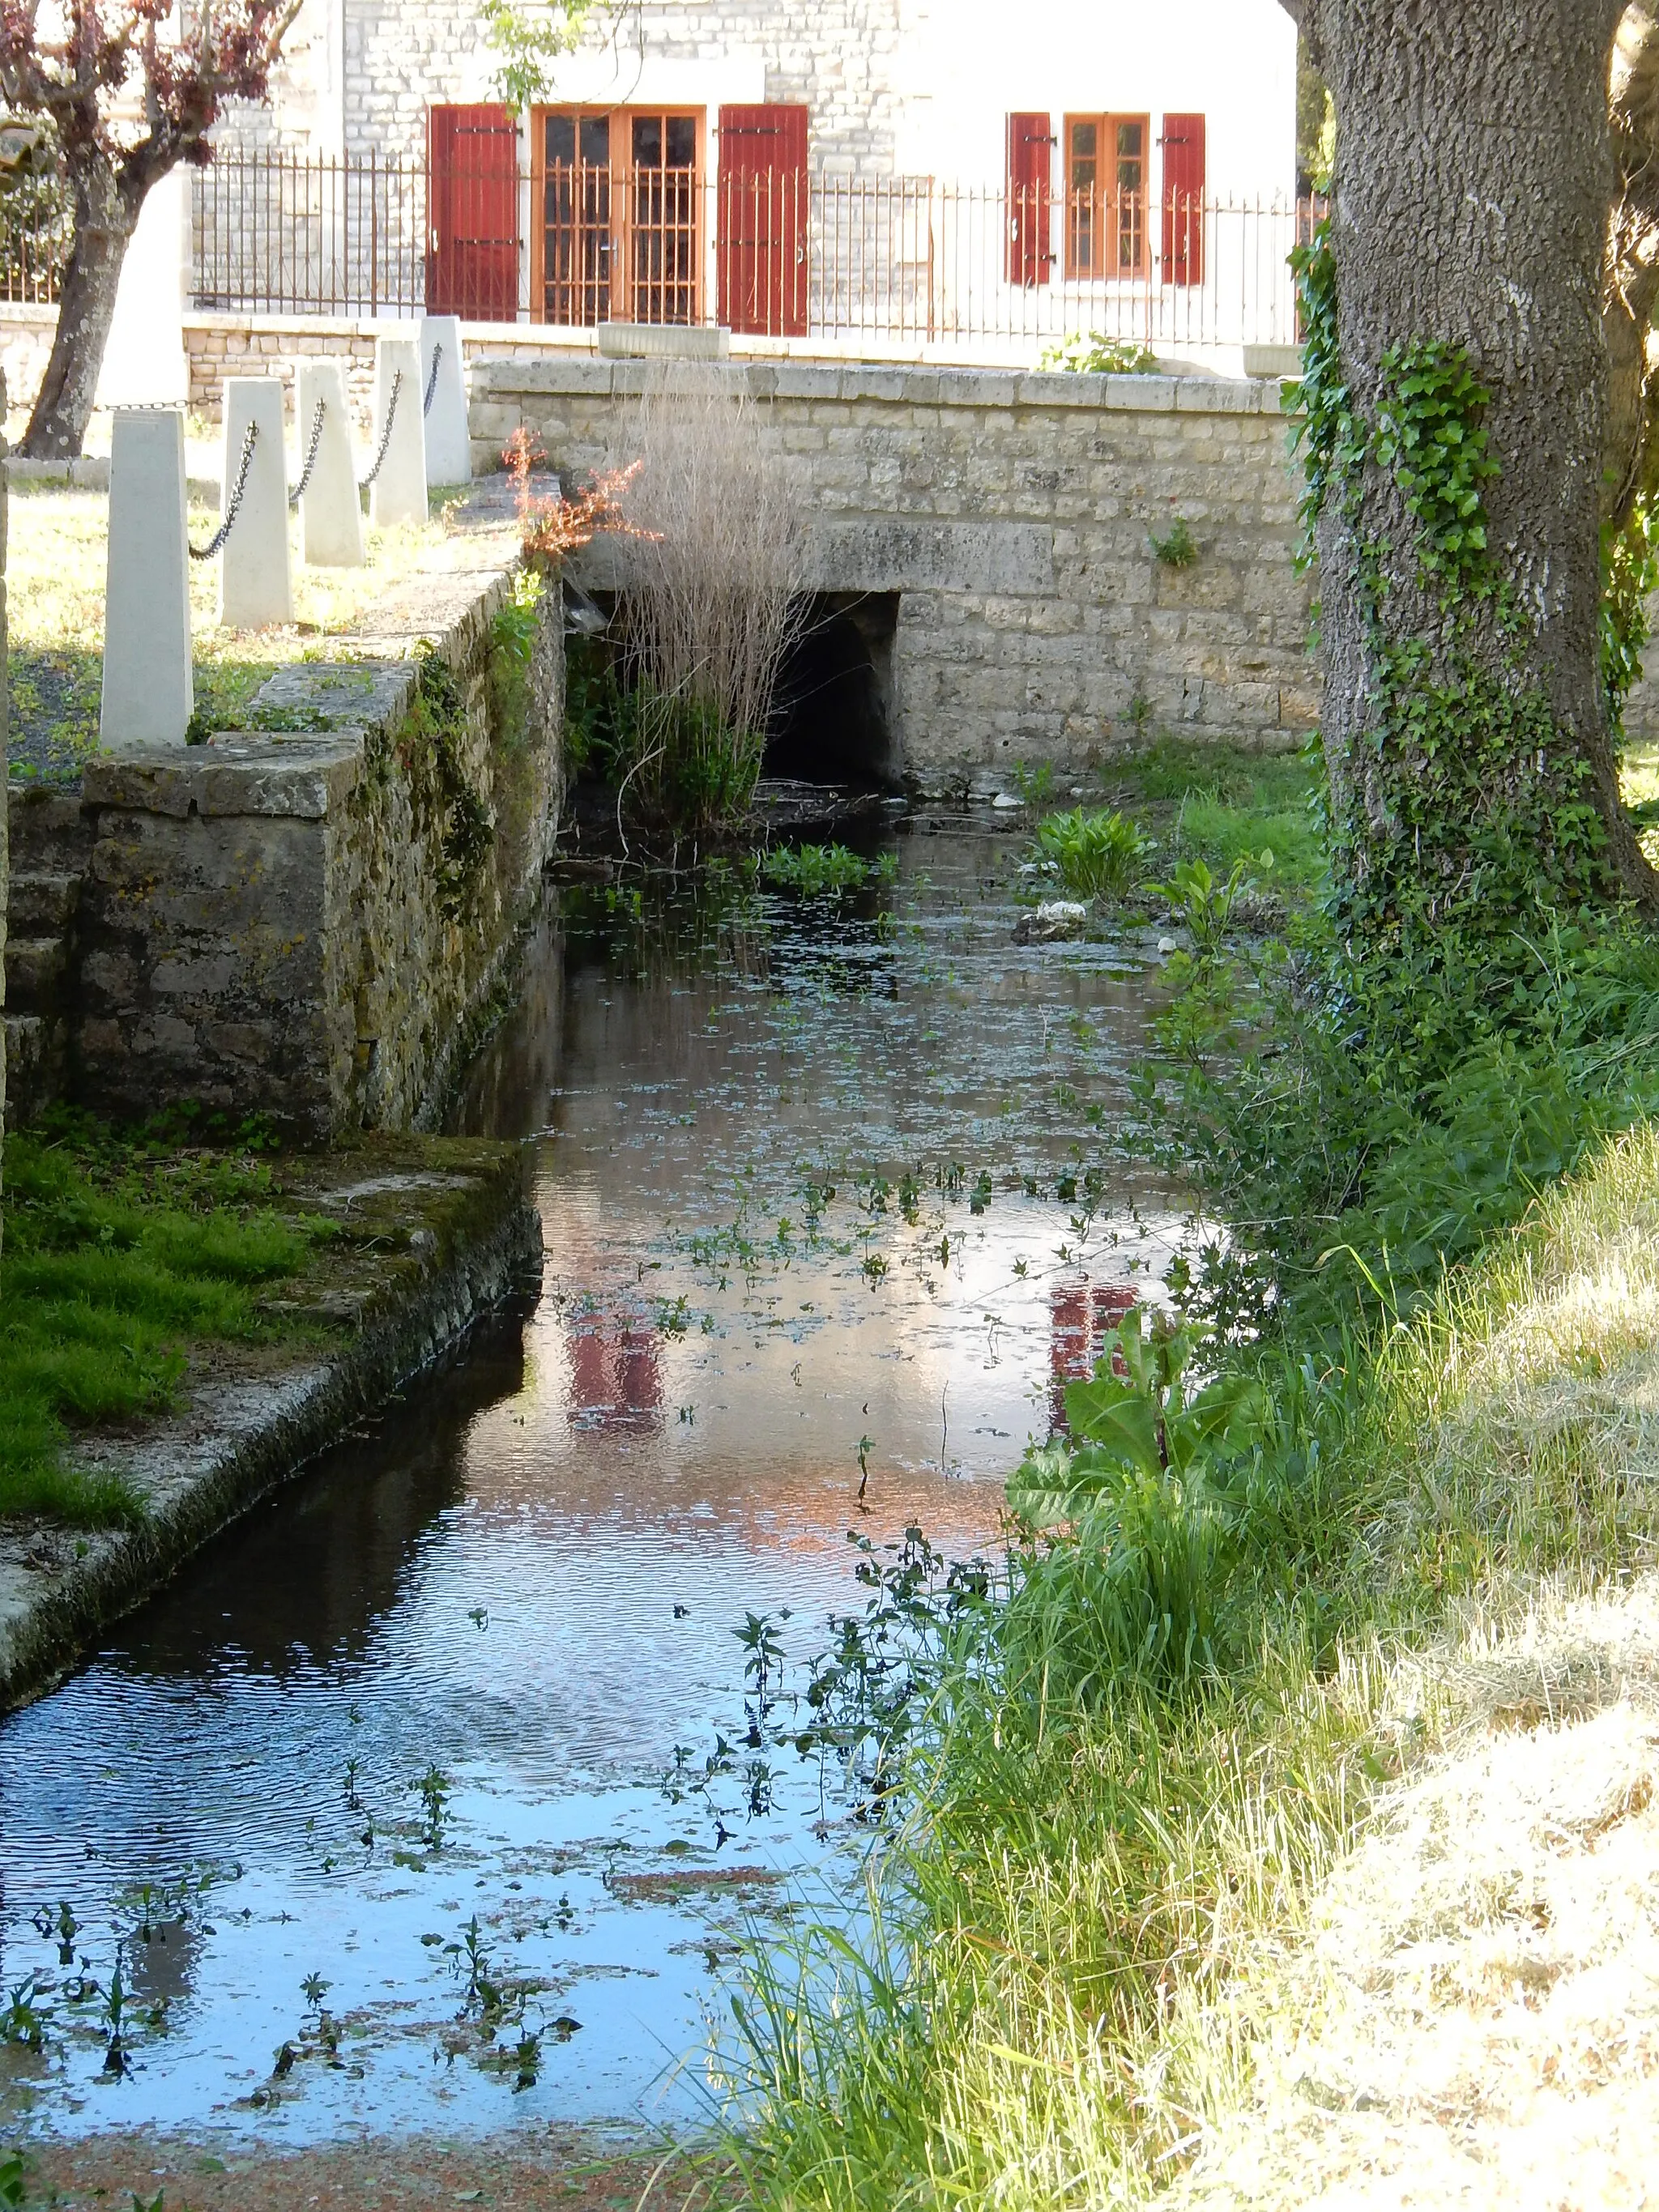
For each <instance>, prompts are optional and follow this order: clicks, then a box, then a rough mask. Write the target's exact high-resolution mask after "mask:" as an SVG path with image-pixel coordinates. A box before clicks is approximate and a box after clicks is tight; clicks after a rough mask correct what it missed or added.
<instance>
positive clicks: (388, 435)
mask: <svg viewBox="0 0 1659 2212" xmlns="http://www.w3.org/2000/svg"><path fill="white" fill-rule="evenodd" d="M403 388H404V373H403V371H402V369H400V368H394V369H393V370H392V397H391V398H390V399H388V400H387V402H386V428H385V429H384V430H382V431H381V433H380V452H379V453H376V454H375V456H374V467H373V468H372V469H371V470H370V471H369V472H368V475H367V476H366V477H359V478H358V479H357V489H358V490H359V491H367V490H368V488H369V486H370V484H372V483H374V479H375V477H377V476H379V475H380V464H381V462H382V461H383V460H385V459H386V448H387V447H389V446H390V445H391V443H392V422H394V420H395V419H396V417H397V413H398V393H399V392H401V391H402V390H403Z"/></svg>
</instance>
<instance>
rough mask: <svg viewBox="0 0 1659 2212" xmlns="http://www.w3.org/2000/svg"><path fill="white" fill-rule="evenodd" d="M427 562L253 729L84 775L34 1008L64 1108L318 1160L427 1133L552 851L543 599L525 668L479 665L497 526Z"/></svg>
mask: <svg viewBox="0 0 1659 2212" xmlns="http://www.w3.org/2000/svg"><path fill="white" fill-rule="evenodd" d="M434 558H435V562H439V563H441V565H438V566H435V567H433V568H428V569H427V570H425V571H422V572H421V573H418V574H415V575H413V576H411V577H410V578H409V579H408V580H405V581H404V583H403V584H402V585H400V586H396V587H394V588H393V589H392V591H391V592H388V593H387V594H386V596H385V597H384V598H383V599H381V600H380V601H379V602H378V603H377V605H375V607H374V609H373V610H371V611H370V613H369V615H368V617H365V619H364V621H363V623H362V627H361V629H360V631H359V633H358V635H356V636H355V637H353V638H349V639H342V640H331V641H330V647H331V652H332V653H333V654H334V655H335V658H334V659H332V660H331V661H329V662H305V663H300V664H297V665H294V666H291V667H289V668H285V669H283V670H281V671H278V673H277V674H276V675H275V676H273V677H272V678H270V681H269V682H268V683H267V684H265V685H264V688H263V690H261V691H260V692H259V694H258V696H257V698H256V699H255V701H254V702H253V706H252V713H251V715H250V720H251V721H252V722H253V723H254V724H255V725H256V726H254V727H252V728H250V729H247V730H244V731H236V732H221V733H218V734H216V735H214V736H211V737H210V738H209V739H208V740H207V742H206V743H205V744H202V745H199V746H182V745H167V746H161V745H152V746H148V747H136V748H133V749H131V750H127V751H125V752H124V753H122V754H120V755H118V756H109V755H100V756H98V757H95V758H94V760H92V761H91V762H89V763H88V768H87V771H86V774H85V777H84V781H83V786H82V794H81V798H80V801H79V805H78V810H75V811H78V816H79V823H80V829H81V850H82V852H83V853H84V856H85V857H84V860H82V864H81V866H80V869H79V870H78V871H77V872H76V876H75V878H74V881H73V883H72V884H71V889H72V890H73V892H74V897H73V901H72V905H73V914H72V927H69V928H66V929H65V931H64V957H65V959H66V960H68V962H69V963H70V966H71V967H72V970H73V972H72V974H71V975H70V976H69V978H68V986H67V987H66V988H65V989H64V991H63V992H62V993H60V994H59V1000H58V1004H59V1006H60V1010H61V1011H62V1013H63V1018H64V1020H65V1021H66V1024H67V1036H66V1037H65V1039H64V1047H63V1066H64V1073H63V1077H62V1084H61V1087H62V1088H64V1089H67V1091H68V1092H69V1095H70V1096H71V1097H74V1098H75V1099H76V1102H77V1103H82V1104H84V1105H86V1106H88V1107H89V1108H91V1109H94V1111H97V1112H100V1113H115V1114H119V1115H143V1114H146V1113H149V1112H152V1111H154V1110H155V1108H157V1107H158V1106H160V1105H162V1104H164V1103H168V1102H171V1101H175V1100H184V1099H191V1100H197V1101H199V1102H201V1103H202V1104H204V1106H206V1107H209V1108H210V1109H219V1110H221V1111H223V1112H225V1113H227V1114H228V1115H231V1116H233V1117H240V1116H242V1115H251V1114H264V1115H269V1116H270V1117H271V1118H272V1119H273V1120H274V1121H276V1123H277V1125H278V1126H279V1127H282V1128H283V1129H284V1130H285V1131H287V1132H289V1133H291V1134H294V1135H296V1136H298V1137H301V1138H303V1139H307V1140H311V1141H318V1142H321V1141H326V1140H328V1139H331V1138H334V1137H337V1136H338V1135H339V1134H340V1133H342V1132H343V1131H345V1130H348V1129H352V1128H360V1127H379V1128H392V1129H397V1128H408V1127H411V1126H420V1125H422V1124H424V1123H429V1122H431V1121H433V1120H434V1119H435V1117H436V1115H438V1113H439V1112H440V1111H441V1108H442V1105H443V1103H445V1100H446V1099H447V1096H448V1094H449V1091H451V1089H452V1088H453V1085H454V1083H455V1081H456V1080H457V1079H458V1078H459V1073H460V1071H461V1069H462V1067H463V1066H464V1065H465V1060H466V1058H467V1057H468V1055H469V1054H470V1052H471V1048H472V1047H473V1045H474V1044H475V1042H476V1041H477V1037H478V1036H479V1035H480V1034H481V1032H482V1030H483V1027H484V1026H485V1025H486V1024H487V1023H488V1021H489V1018H490V1016H491V1013H492V1012H493V1010H494V1008H495V1006H496V1005H497V1004H498V1003H499V1002H500V1000H501V994H502V990H503V987H504V985H505V981H506V978H507V969H508V968H509V966H510V963H511V961H512V958H513V951H514V948H515V945H516V944H517V942H518V939H519V934H520V929H521V927H522V925H523V924H524V922H525V921H526V919H527V917H528V915H529V914H530V912H531V910H532V908H533V907H534V904H535V902H536V900H537V897H538V892H539V887H540V882H541V875H542V870H543V867H544V864H545V861H546V860H547V858H548V857H549V854H550V851H551V848H552V842H553V837H554V835H555V832H556V826H557V819H558V811H559V805H560V802H561V799H562V742H561V738H562V721H563V704H564V693H563V670H564V660H563V617H562V598H561V594H560V592H559V591H558V588H557V585H556V583H555V584H554V585H553V586H551V587H550V589H549V590H548V591H546V592H544V595H543V598H542V600H541V602H540V605H539V609H538V617H537V623H536V630H535V634H534V636H533V638H532V640H531V641H530V658H529V665H528V667H527V668H526V666H525V665H523V662H522V659H519V658H515V657H514V656H513V654H512V653H510V652H508V651H505V650H504V649H503V646H502V643H501V634H500V631H499V629H498V625H497V623H496V617H497V616H498V615H499V614H500V613H501V611H502V609H503V608H504V607H505V606H506V605H507V603H508V600H509V598H510V596H511V594H512V592H513V581H514V576H515V574H516V570H517V566H518V554H517V544H516V538H515V536H514V533H513V532H512V531H511V530H510V529H501V528H496V529H492V530H483V531H478V532H471V533H468V534H465V535H462V536H459V537H456V538H452V539H450V540H449V541H447V544H446V545H445V546H444V548H443V549H441V552H440V554H439V555H437V556H434ZM73 805H74V802H73V801H71V800H69V799H63V800H60V801H58V805H57V812H59V813H61V812H62V811H64V808H65V807H66V806H68V807H71V808H73ZM35 811H36V812H37V813H38V814H39V816H40V831H41V835H42V836H46V835H47V834H48V832H50V833H51V834H52V835H55V836H58V839H59V842H62V838H63V834H64V824H63V823H61V822H59V821H58V819H57V813H52V819H51V821H48V819H47V815H48V813H49V812H51V810H48V809H46V808H41V809H37V810H35ZM23 820H24V823H25V828H26V830H27V829H28V828H29V827H30V826H32V821H33V817H31V815H30V814H29V813H28V812H27V811H26V812H25V815H24V817H23ZM56 1087H59V1086H52V1085H43V1086H42V1091H43V1095H47V1096H49V1095H51V1091H52V1088H56ZM37 1103H38V1102H37Z"/></svg>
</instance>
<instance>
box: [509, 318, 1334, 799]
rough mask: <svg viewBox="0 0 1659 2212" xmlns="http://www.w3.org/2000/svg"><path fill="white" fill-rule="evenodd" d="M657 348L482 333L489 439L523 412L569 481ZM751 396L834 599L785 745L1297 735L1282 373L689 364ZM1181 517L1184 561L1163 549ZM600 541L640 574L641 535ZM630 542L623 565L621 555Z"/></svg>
mask: <svg viewBox="0 0 1659 2212" xmlns="http://www.w3.org/2000/svg"><path fill="white" fill-rule="evenodd" d="M667 373H668V374H673V375H676V376H679V377H683V378H685V379H687V380H690V379H691V378H694V377H695V378H696V379H698V380H706V379H709V378H714V379H717V380H720V381H722V382H723V383H724V384H725V385H726V386H727V387H728V388H730V389H732V390H733V391H736V392H744V393H746V394H747V395H748V397H749V398H750V399H751V400H752V401H753V402H754V404H755V408H756V420H757V428H758V432H759V435H761V436H762V437H763V439H765V440H766V441H767V442H768V443H769V445H771V446H772V447H774V448H775V450H776V451H777V452H778V453H780V454H781V455H782V456H783V457H784V459H785V460H786V463H787V466H788V467H789V468H790V470H791V471H793V474H794V476H795V477H796V480H797V482H798V483H799V490H800V496H801V498H802V500H803V501H805V504H806V506H807V507H808V509H809V511H810V513H811V532H810V555H809V561H810V574H809V581H810V584H811V590H812V593H813V596H814V598H815V600H816V601H817V608H816V616H817V618H815V619H814V620H813V621H812V622H811V623H809V625H808V626H807V632H806V639H805V643H804V645H803V647H801V651H802V652H803V653H805V654H806V655H807V656H809V658H810V660H811V665H810V666H809V667H808V668H806V669H805V670H797V671H794V680H793V681H792V682H790V683H789V684H788V686H787V689H788V693H789V696H790V697H791V698H792V699H794V700H796V701H798V702H799V704H798V705H797V706H796V707H795V708H793V710H792V712H791V713H790V714H789V716H788V718H787V727H786V728H785V729H784V731H783V732H781V735H780V737H779V738H778V739H777V740H776V741H775V745H774V748H773V757H770V758H769V767H770V768H771V769H773V770H774V771H775V772H777V773H781V774H789V775H804V776H809V777H823V776H832V777H834V776H842V775H859V774H866V775H874V776H875V777H876V778H877V779H878V780H879V781H884V782H886V783H889V784H891V785H898V784H902V783H909V784H912V785H915V786H918V787H921V788H922V789H924V790H925V789H928V788H948V787H952V786H957V787H960V785H961V784H962V782H963V781H964V780H965V781H968V782H969V784H971V785H976V786H977V787H979V788H980V789H981V790H982V789H984V788H985V787H987V786H995V785H997V784H1000V782H1001V781H1003V780H1004V779H1005V778H1006V777H1008V776H1009V775H1011V774H1012V770H1013V769H1014V768H1015V766H1016V765H1017V764H1018V763H1026V764H1028V765H1030V766H1036V764H1038V763H1042V762H1049V763H1053V764H1054V767H1055V768H1056V769H1079V768H1082V767H1084V766H1086V765H1089V764H1091V763H1094V762H1096V761H1097V760H1099V759H1101V758H1103V757H1106V756H1108V755H1109V754H1110V753H1111V752H1113V751H1114V750H1120V749H1123V748H1126V747H1127V746H1128V745H1130V744H1137V743H1139V744H1145V743H1146V741H1147V740H1148V739H1150V738H1152V736H1154V735H1156V734H1157V733H1158V732H1161V731H1166V730H1167V731H1169V732H1173V733H1175V734H1177V735H1179V736H1182V737H1185V738H1193V739H1196V740H1212V741H1218V740H1225V741H1227V742H1230V743H1232V744H1244V745H1249V746H1252V747H1256V748H1260V749H1262V750H1267V749H1274V750H1278V749H1284V748H1288V747H1291V746H1293V745H1296V744H1300V743H1301V742H1302V741H1303V740H1304V738H1306V737H1307V736H1308V734H1309V732H1310V730H1311V729H1312V727H1313V725H1314V722H1315V720H1316V714H1317V712H1318V700H1319V688H1318V680H1317V675H1316V670H1315V668H1314V666H1313V665H1312V663H1311V661H1310V657H1309V617H1310V592H1309V586H1308V582H1307V580H1306V579H1305V578H1304V577H1302V576H1299V575H1298V574H1297V570H1296V565H1295V560H1294V550H1295V547H1296V544H1297V519H1296V505H1297V476H1296V472H1295V469H1294V465H1293V464H1292V463H1291V461H1290V459H1289V458H1288V456H1287V451H1286V434H1285V418H1284V416H1283V415H1282V413H1281V411H1280V409H1279V386H1278V385H1277V384H1276V383H1273V382H1268V381H1250V382H1237V383H1234V382H1225V381H1222V380H1216V379H1209V378H1200V377H1164V376H1080V375H1073V374H1018V373H1013V372H1009V371H1005V370H989V369H959V368H949V369H947V368H911V367H890V366H882V367H850V366H849V367H842V366H834V365H824V366H819V365H806V364H797V363H792V362H777V363H768V362H745V363H731V364H722V365H719V366H709V367H704V366H702V365H696V366H694V365H692V364H689V363H680V364H676V365H675V366H674V368H672V369H671V371H669V372H667ZM664 374H665V370H664V368H662V366H661V365H660V364H658V363H646V362H629V361H617V362H609V361H598V360H592V359H565V360H550V359H548V358H547V357H545V356H544V357H543V358H541V359H540V360H522V359H520V360H496V361H491V360H488V359H477V358H475V360H474V362H473V371H472V403H471V410H472V411H471V421H472V433H473V465H474V467H475V469H476V470H479V471H483V470H485V469H489V468H493V467H495V466H498V465H499V456H500V452H501V446H502V444H503V442H504V441H505V440H506V439H507V437H508V436H509V435H511V433H512V432H513V430H515V429H516V428H518V427H519V426H520V424H521V423H523V424H526V425H528V426H529V427H530V428H532V430H533V431H534V432H535V433H536V435H537V436H538V438H539V439H540V441H541V443H542V445H543V446H544V448H545V450H546V453H547V456H548V461H549V465H550V466H551V467H553V468H556V470H557V471H559V472H560V474H561V476H562V477H563V479H564V481H565V483H566V484H567V486H570V485H573V484H575V483H580V481H581V480H582V478H583V477H585V476H586V473H587V471H590V470H593V469H598V468H600V467H604V466H609V465H617V464H619V463H622V462H624V461H626V460H627V459H629V453H630V447H629V428H630V424H629V416H630V409H631V407H632V405H633V404H634V402H635V398H636V397H637V395H638V394H639V392H641V390H642V389H644V388H645V387H646V385H647V380H650V381H651V384H652V388H653V389H659V388H660V385H661V380H662V378H663V376H664ZM1176 520H1182V521H1184V522H1185V523H1186V524H1187V526H1188V532H1189V533H1190V536H1191V538H1192V540H1193V542H1194V545H1195V547H1196V558H1195V559H1194V560H1193V561H1192V562H1191V563H1190V564H1189V565H1188V566H1184V567H1176V566H1171V565H1170V564H1169V563H1168V562H1164V561H1163V560H1160V559H1159V558H1158V555H1157V553H1156V551H1155V550H1154V547H1153V543H1152V540H1153V538H1154V537H1157V538H1165V539H1166V538H1168V536H1169V533H1170V531H1171V529H1172V528H1173V526H1174V525H1175V523H1176ZM619 560H620V561H621V562H622V564H623V565H622V566H621V568H618V567H617V562H618V561H619ZM586 562H587V566H586V568H585V569H584V571H583V574H584V577H585V580H587V581H588V582H589V583H590V584H592V585H593V586H594V587H595V588H599V587H601V586H607V585H609V586H622V587H623V588H625V586H626V570H625V562H626V552H625V547H624V546H623V544H621V543H620V542H618V541H611V544H610V546H609V547H607V546H606V545H605V542H604V541H600V543H599V544H596V546H595V547H593V548H592V550H591V551H590V553H589V555H588V556H586Z"/></svg>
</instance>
